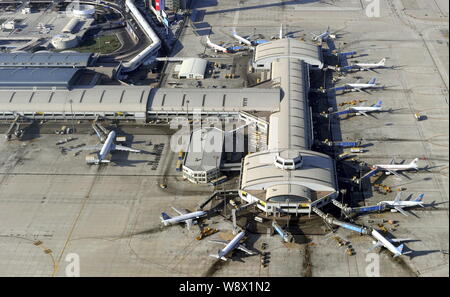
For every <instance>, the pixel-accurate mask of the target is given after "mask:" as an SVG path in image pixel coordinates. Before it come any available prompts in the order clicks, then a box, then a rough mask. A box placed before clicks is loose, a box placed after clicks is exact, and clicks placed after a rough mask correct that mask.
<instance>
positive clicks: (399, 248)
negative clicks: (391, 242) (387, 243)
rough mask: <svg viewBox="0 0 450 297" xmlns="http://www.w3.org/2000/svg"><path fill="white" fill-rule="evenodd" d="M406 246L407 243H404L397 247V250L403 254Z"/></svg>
mask: <svg viewBox="0 0 450 297" xmlns="http://www.w3.org/2000/svg"><path fill="white" fill-rule="evenodd" d="M404 247H405V245H404V244H403V243H402V244H401V245H399V246H398V247H397V251H398V252H399V253H400V255H403V248H404Z"/></svg>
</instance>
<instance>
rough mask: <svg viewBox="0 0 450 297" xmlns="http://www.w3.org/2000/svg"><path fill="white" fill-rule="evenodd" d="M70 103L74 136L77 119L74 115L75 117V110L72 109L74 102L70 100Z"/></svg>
mask: <svg viewBox="0 0 450 297" xmlns="http://www.w3.org/2000/svg"><path fill="white" fill-rule="evenodd" d="M69 102H70V113H71V114H72V134H74V133H75V123H74V121H75V118H74V115H73V109H72V103H73V100H72V99H70V101H69Z"/></svg>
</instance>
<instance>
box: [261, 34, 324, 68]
mask: <svg viewBox="0 0 450 297" xmlns="http://www.w3.org/2000/svg"><path fill="white" fill-rule="evenodd" d="M287 57H291V58H295V59H298V60H303V61H305V62H306V63H308V64H309V65H311V66H313V67H317V68H319V69H322V68H323V62H322V49H321V47H319V46H317V45H314V44H310V43H306V42H304V41H299V40H296V39H292V38H283V39H279V40H275V41H270V42H267V43H264V44H260V45H258V46H257V47H256V51H255V60H254V67H255V68H262V69H270V66H271V64H272V62H273V61H275V60H277V59H280V58H287Z"/></svg>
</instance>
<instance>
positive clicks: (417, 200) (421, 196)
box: [414, 194, 425, 202]
mask: <svg viewBox="0 0 450 297" xmlns="http://www.w3.org/2000/svg"><path fill="white" fill-rule="evenodd" d="M424 196H425V194H420V195H419V196H417V198H416V199H415V200H414V202H422V199H423V197H424Z"/></svg>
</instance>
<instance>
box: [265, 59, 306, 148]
mask: <svg viewBox="0 0 450 297" xmlns="http://www.w3.org/2000/svg"><path fill="white" fill-rule="evenodd" d="M272 81H273V83H274V87H280V88H281V89H282V90H283V92H282V94H283V97H282V98H281V103H280V111H279V112H276V113H273V114H272V115H271V116H270V128H269V129H270V131H269V144H268V148H269V150H278V149H290V148H295V149H309V148H311V144H312V124H311V113H310V107H309V105H308V100H307V96H308V90H309V74H308V66H307V65H306V64H305V63H304V62H302V61H301V60H298V59H294V58H283V59H279V60H277V61H274V62H273V63H272Z"/></svg>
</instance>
